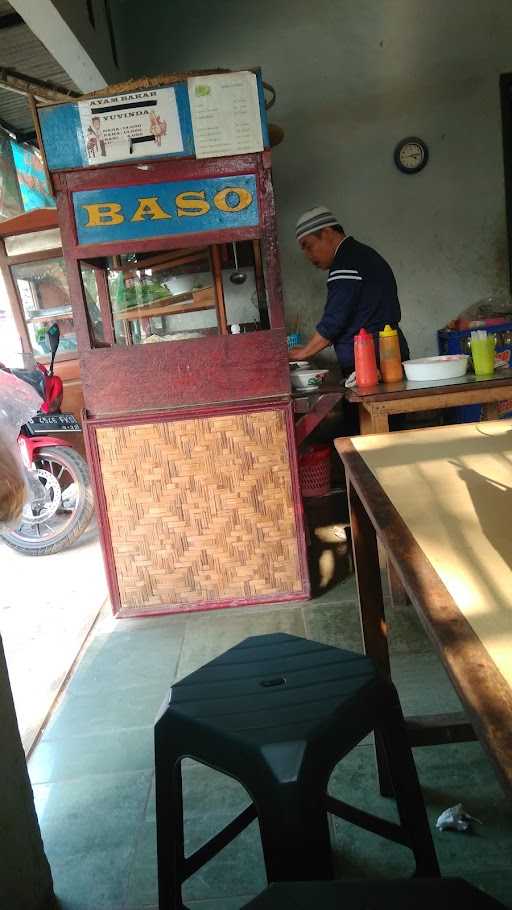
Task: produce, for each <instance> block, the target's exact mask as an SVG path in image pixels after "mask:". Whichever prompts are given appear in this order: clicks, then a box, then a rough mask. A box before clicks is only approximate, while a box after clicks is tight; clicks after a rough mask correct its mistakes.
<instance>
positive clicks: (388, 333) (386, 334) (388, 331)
mask: <svg viewBox="0 0 512 910" xmlns="http://www.w3.org/2000/svg"><path fill="white" fill-rule="evenodd" d="M393 335H398V332H397V330H396V329H392V328H391V326H390V325H385V326H384V328H383V330H382V332H379V338H392V336H393Z"/></svg>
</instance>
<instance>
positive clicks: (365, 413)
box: [359, 403, 389, 436]
mask: <svg viewBox="0 0 512 910" xmlns="http://www.w3.org/2000/svg"><path fill="white" fill-rule="evenodd" d="M359 429H360V431H361V436H369V435H370V433H389V421H388V415H387V414H383V413H382V411H380V412H376V411H374V409H373V408H372V405H371V403H369V404H367V405H365V404H360V405H359Z"/></svg>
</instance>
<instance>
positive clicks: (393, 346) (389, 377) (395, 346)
mask: <svg viewBox="0 0 512 910" xmlns="http://www.w3.org/2000/svg"><path fill="white" fill-rule="evenodd" d="M379 358H380V372H381V375H382V381H383V382H400V380H401V378H402V375H403V373H402V355H401V353H400V342H399V340H398V332H397V330H396V329H392V328H391V326H390V325H386V326H384V330H383V331H382V332H379Z"/></svg>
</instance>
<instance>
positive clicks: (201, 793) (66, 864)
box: [29, 579, 512, 910]
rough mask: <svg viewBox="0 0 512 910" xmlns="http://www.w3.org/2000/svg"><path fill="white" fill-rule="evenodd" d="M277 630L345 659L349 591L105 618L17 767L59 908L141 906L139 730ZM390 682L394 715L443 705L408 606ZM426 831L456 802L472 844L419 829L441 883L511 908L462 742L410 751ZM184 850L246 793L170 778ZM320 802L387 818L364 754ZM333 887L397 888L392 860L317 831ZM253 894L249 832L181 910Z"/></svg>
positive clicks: (478, 776)
mask: <svg viewBox="0 0 512 910" xmlns="http://www.w3.org/2000/svg"><path fill="white" fill-rule="evenodd" d="M278 630H280V631H286V632H291V633H294V634H296V635H303V636H307V637H310V638H315V639H317V640H320V641H324V642H327V643H332V644H335V645H341V646H345V647H349V648H354V649H360V635H359V625H358V616H357V608H356V602H355V589H354V584H353V580H352V579H348V580H347V581H346V582H344V583H342V584H340V585H338V586H337V587H335V588H334V589H333V590H331V591H330V592H329V593H328V594H324V595H323V597H321V598H318V599H317V600H315V601H313V602H311V603H309V604H306V605H304V604H302V605H301V604H292V605H289V606H283V605H280V606H275V607H257V608H252V609H248V608H244V609H237V610H224V611H220V612H217V611H214V612H210V613H195V614H188V616H169V617H162V618H152V619H151V618H149V619H147V620H125V621H119V622H115V623H112V622H110V621H109V622H107V623H106V625H105V626H103V627H101V626H100V629H99V634H97V636H96V638H95V639H94V640H93V642H92V643H91V645H90V647H89V648H88V650H87V652H86V653H85V656H84V657H83V659H82V661H81V663H80V665H79V666H78V669H77V671H76V673H75V675H74V678H73V679H72V681H71V684H70V685H69V687H68V689H67V692H66V694H65V696H64V698H63V699H62V701H61V704H60V706H59V707H58V709H57V710H56V712H55V715H54V717H53V719H52V721H51V723H50V725H49V726H48V728H47V729H46V731H45V733H44V736H43V738H42V740H41V742H40V744H39V745H38V746H37V748H36V750H35V752H34V754H33V757H32V759H31V761H30V766H29V769H30V774H31V778H32V782H33V786H34V793H35V798H36V805H37V810H38V814H39V819H40V823H41V828H42V832H43V837H44V841H45V845H46V850H47V853H48V857H49V859H50V863H51V866H52V870H53V875H54V880H55V890H56V893H57V895H58V897H59V898H60V901H61V906H62V910H146V908H155V907H156V905H157V891H156V859H155V809H154V788H153V754H152V734H153V720H154V717H155V714H156V713H157V710H158V708H159V706H160V704H161V702H162V700H163V698H164V696H165V694H166V691H167V689H168V687H169V685H170V683H171V682H172V681H173V679H175V678H177V677H181V676H184V675H186V674H188V673H190V672H191V671H192V670H194V669H195V668H197V667H199V666H201V665H202V664H203V663H205V662H206V661H208V660H210V659H211V658H212V657H214V656H216V655H217V654H220V653H222V652H223V651H224V650H225V649H226V648H228V647H230V646H231V645H233V644H235V643H236V642H237V641H239V640H240V639H242V638H245V637H246V636H248V635H253V634H261V633H265V632H271V631H278ZM391 646H392V665H393V673H394V678H395V681H396V683H397V686H398V689H399V692H400V695H401V699H402V703H403V706H404V710H405V711H406V713H418V712H419V711H433V712H437V711H438V710H440V709H442V710H443V711H444V710H450V708H452V707H456V706H457V698H456V696H455V694H454V693H453V690H452V689H451V687H450V685H449V683H448V681H447V679H446V677H445V674H444V671H443V669H442V668H441V666H440V664H439V662H438V660H437V658H436V656H435V655H434V654H433V652H432V650H431V647H430V644H429V642H428V639H427V638H426V636H425V634H424V633H423V632H422V630H421V628H420V626H419V624H418V623H417V621H416V620H415V618H414V616H413V615H411V612H410V611H409V610H408V609H405V608H402V609H400V610H396V611H394V612H393V613H392V615H391ZM415 757H416V761H417V765H418V770H419V775H420V780H421V783H422V786H423V788H424V793H425V799H426V802H427V808H428V813H429V817H430V820H431V823H432V828H433V831H434V830H435V829H434V825H435V819H436V818H437V817H438V815H439V814H440V812H441V811H442V810H443V809H445V808H447V807H448V806H452V805H454V804H455V803H458V802H463V803H464V805H465V807H466V808H467V810H468V811H469V812H470V813H471V814H472V815H475V816H476V817H478V818H479V819H481V821H482V825H477V826H476V827H475V831H474V833H473V834H470V835H468V834H466V835H465V834H456V833H443V834H441V833H439V832H435V833H434V840H435V844H436V847H437V850H438V855H439V859H440V863H441V868H442V871H443V873H445V874H452V875H463V876H465V877H466V878H468V879H469V880H471V881H473V882H475V883H477V884H479V885H480V886H481V887H482V888H483V889H485V890H487V891H488V892H489V893H491V894H494V895H495V896H496V897H499V898H500V899H501V900H502V901H503V902H504V903H505V904H506V905H507V906H511V907H512V868H511V862H510V859H511V857H512V815H511V810H510V806H509V805H508V806H507V804H506V801H505V798H504V797H503V795H502V792H501V790H500V788H499V785H498V783H497V781H496V779H495V777H494V773H493V770H492V768H491V766H490V765H489V763H488V761H487V759H486V757H485V755H484V754H483V752H482V749H481V748H480V746H479V744H478V743H470V744H464V745H451V746H442V747H435V748H429V749H417V750H416V751H415ZM184 788H185V806H186V842H187V846H188V848H189V849H195V848H196V847H197V846H198V845H199V844H200V843H201V841H202V839H204V838H205V837H206V836H208V835H209V834H211V833H213V832H214V831H215V830H218V829H219V828H220V827H222V826H223V824H225V823H226V821H228V820H229V818H230V817H232V816H233V815H234V814H235V813H236V811H237V810H238V808H239V807H240V806H243V805H244V804H245V803H246V801H247V797H246V794H245V791H244V790H243V789H242V788H241V787H240V786H238V785H237V784H236V783H235V782H233V781H232V780H231V779H229V778H226V777H223V776H221V775H219V774H217V773H215V772H212V771H210V770H208V769H207V768H205V767H203V766H200V765H197V764H192V763H189V764H188V765H187V766H186V768H185V783H184ZM330 789H331V791H332V792H333V793H334V794H336V795H339V796H340V798H346V799H347V800H348V801H351V802H353V803H355V804H359V805H361V806H363V807H366V808H368V809H371V810H376V811H378V812H380V813H381V814H382V815H384V816H387V817H390V818H392V817H393V812H394V804H393V802H392V801H390V800H386V799H382V798H380V797H379V796H378V795H377V786H376V780H375V771H374V763H373V756H372V748H371V745H368V744H364V745H360V746H359V747H358V748H356V749H355V750H354V751H353V752H352V753H351V754H350V755H349V756H348V757H347V758H346V759H344V761H343V762H342V763H341V764H340V765H338V766H337V768H336V769H335V770H334V772H333V776H332V778H331V785H330ZM332 830H333V843H334V849H335V851H336V862H337V869H338V875H339V876H340V877H343V876H348V877H352V878H353V877H369V876H373V877H393V876H407V875H409V874H410V873H411V871H412V864H411V860H410V854H409V852H408V851H407V850H405V849H404V848H402V847H400V846H397V845H394V844H392V843H390V842H388V841H383V840H381V839H379V838H377V837H375V836H372V835H370V834H367V833H365V832H363V831H360V830H358V829H356V828H354V827H352V826H350V825H348V824H346V823H342V822H341V821H340V820H336V821H335V822H333V825H332ZM264 885H265V877H264V870H263V862H262V855H261V849H260V845H259V840H258V835H257V827H256V824H255V823H253V824H252V825H251V826H250V827H249V828H248V829H247V830H246V831H245V832H244V833H243V834H242V835H241V836H240V838H239V839H238V840H237V841H235V842H233V843H232V844H231V845H230V846H229V847H227V848H226V849H225V850H224V851H222V853H221V854H219V855H218V856H217V857H216V858H215V860H213V861H212V862H211V863H210V864H208V866H206V867H204V868H203V869H202V870H201V871H200V872H199V873H197V874H196V875H195V876H194V877H193V878H192V879H191V880H190V881H189V882H188V883H187V887H186V897H187V902H188V905H189V906H190V908H191V910H192V908H196V910H235V908H238V907H241V906H243V904H244V903H245V902H246V901H247V900H248V899H249V898H250V897H251V896H252V895H254V894H256V893H257V892H258V891H259V890H261V889H262V888H263V887H264Z"/></svg>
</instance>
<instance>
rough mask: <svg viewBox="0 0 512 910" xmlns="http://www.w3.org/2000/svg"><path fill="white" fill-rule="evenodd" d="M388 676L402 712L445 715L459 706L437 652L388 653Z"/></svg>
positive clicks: (460, 708) (459, 708)
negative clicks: (389, 658) (389, 656)
mask: <svg viewBox="0 0 512 910" xmlns="http://www.w3.org/2000/svg"><path fill="white" fill-rule="evenodd" d="M391 676H392V679H393V682H394V684H395V686H396V688H397V690H398V694H399V696H400V701H401V704H402V710H403V712H404V714H406V715H408V714H445V713H447V712H452V711H455V712H457V711H461V710H462V705H461V702H460V700H459V698H458V696H457V693H456V692H455V689H454V688H453V686H452V684H451V682H450V680H449V679H448V676H447V674H446V671H445V669H444V667H443V665H442V663H441V661H440V659H439V657H438V656H437V654H434V653H433V652H432V653H423V654H421V653H420V654H405V653H400V654H393V653H392V654H391Z"/></svg>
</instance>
